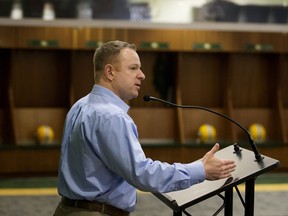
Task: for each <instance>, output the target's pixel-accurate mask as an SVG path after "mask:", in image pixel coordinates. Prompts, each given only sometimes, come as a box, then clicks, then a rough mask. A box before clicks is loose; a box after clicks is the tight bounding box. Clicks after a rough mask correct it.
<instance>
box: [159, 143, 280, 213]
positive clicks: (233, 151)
mask: <svg viewBox="0 0 288 216" xmlns="http://www.w3.org/2000/svg"><path fill="white" fill-rule="evenodd" d="M215 156H216V157H218V158H223V159H232V160H234V161H235V162H236V164H237V167H236V170H235V171H234V172H233V174H232V175H233V176H232V177H230V178H228V179H227V178H226V179H221V180H217V181H207V180H205V181H204V182H202V183H200V184H196V185H193V186H192V187H190V188H188V189H185V190H181V191H175V192H170V193H154V195H155V196H156V197H158V198H159V199H160V200H161V201H162V202H164V203H165V204H166V205H167V206H168V207H170V208H171V209H172V210H173V215H174V216H181V215H182V213H184V214H185V215H190V214H189V213H188V212H187V211H186V210H185V209H187V208H188V207H190V206H192V205H195V204H197V203H199V202H201V201H203V200H206V199H208V198H210V197H212V196H215V195H219V196H220V197H221V198H223V200H224V202H223V205H222V206H221V207H220V208H219V209H218V210H217V211H216V212H215V214H214V215H217V214H218V213H220V212H221V211H222V210H223V209H224V215H225V216H232V215H233V188H235V189H236V192H237V193H238V195H239V198H240V200H241V202H242V204H243V206H244V210H245V216H253V215H254V193H255V179H256V177H257V176H259V175H261V174H263V173H266V172H268V171H270V170H271V169H274V168H276V167H278V166H279V161H278V160H275V159H273V158H269V157H267V156H264V155H263V157H264V158H263V160H261V161H260V162H258V161H256V160H255V155H254V153H253V152H252V151H249V150H246V149H243V148H239V147H238V145H237V144H235V145H234V146H229V147H226V148H224V149H222V150H220V151H218V152H217V153H216V154H215ZM242 183H245V199H243V198H242V196H241V194H240V192H239V190H238V187H237V185H239V184H242ZM222 192H223V193H224V195H222V194H221V193H222ZM190 216H191V215H190Z"/></svg>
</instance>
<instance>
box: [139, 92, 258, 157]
mask: <svg viewBox="0 0 288 216" xmlns="http://www.w3.org/2000/svg"><path fill="white" fill-rule="evenodd" d="M143 100H144V101H146V102H149V101H150V100H154V101H158V102H161V103H164V104H168V105H170V106H173V107H177V108H184V109H187V108H194V109H200V110H205V111H207V112H210V113H213V114H216V115H219V116H221V117H223V118H225V119H227V120H229V121H231V122H233V123H234V124H236V125H237V126H238V127H240V128H241V129H242V130H243V131H244V132H245V133H246V134H247V136H248V140H249V144H250V146H251V148H252V150H253V152H254V154H255V159H256V161H257V162H260V161H262V160H263V157H262V155H261V154H260V153H259V151H258V148H257V146H256V144H255V142H254V140H253V138H252V136H251V134H250V133H249V132H248V130H247V129H246V128H245V127H243V126H242V125H241V124H239V123H238V122H236V121H235V120H233V119H232V118H229V117H228V116H226V115H224V114H222V113H218V112H216V111H213V110H211V109H208V108H206V107H201V106H192V105H179V104H175V103H172V102H169V101H165V100H162V99H159V98H156V97H152V96H147V95H145V96H144V97H143Z"/></svg>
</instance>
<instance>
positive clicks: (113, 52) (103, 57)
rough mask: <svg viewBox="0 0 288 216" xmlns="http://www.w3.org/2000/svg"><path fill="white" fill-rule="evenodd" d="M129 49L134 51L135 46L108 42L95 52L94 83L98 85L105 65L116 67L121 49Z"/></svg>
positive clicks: (122, 42) (119, 42)
mask: <svg viewBox="0 0 288 216" xmlns="http://www.w3.org/2000/svg"><path fill="white" fill-rule="evenodd" d="M124 48H129V49H133V50H135V51H136V46H135V44H129V43H127V42H124V41H118V40H116V41H109V42H107V43H104V44H103V45H102V46H100V47H98V48H97V49H96V50H95V53H94V56H93V65H94V81H95V83H98V82H99V80H100V77H101V76H102V74H103V70H104V68H105V66H106V65H107V64H112V65H115V66H117V64H118V56H119V53H120V51H121V50H122V49H124Z"/></svg>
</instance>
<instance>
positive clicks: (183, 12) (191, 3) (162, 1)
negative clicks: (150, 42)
mask: <svg viewBox="0 0 288 216" xmlns="http://www.w3.org/2000/svg"><path fill="white" fill-rule="evenodd" d="M130 2H133V3H137V2H138V3H140V2H146V3H149V5H150V7H151V15H152V20H151V21H152V22H170V23H189V22H192V21H193V11H194V10H193V8H195V7H196V8H197V7H201V6H202V5H203V4H205V3H207V2H209V0H130ZM231 2H235V3H237V4H240V5H243V4H266V5H267V4H273V5H276V4H277V5H282V4H283V2H284V4H286V5H288V0H231Z"/></svg>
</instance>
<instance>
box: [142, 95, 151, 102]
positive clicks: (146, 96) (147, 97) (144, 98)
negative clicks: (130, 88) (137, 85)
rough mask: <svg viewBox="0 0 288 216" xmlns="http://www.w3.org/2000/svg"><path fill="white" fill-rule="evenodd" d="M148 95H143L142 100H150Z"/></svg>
mask: <svg viewBox="0 0 288 216" xmlns="http://www.w3.org/2000/svg"><path fill="white" fill-rule="evenodd" d="M150 99H151V98H150V96H149V95H145V96H144V97H143V100H144V101H146V102H148V101H150Z"/></svg>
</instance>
